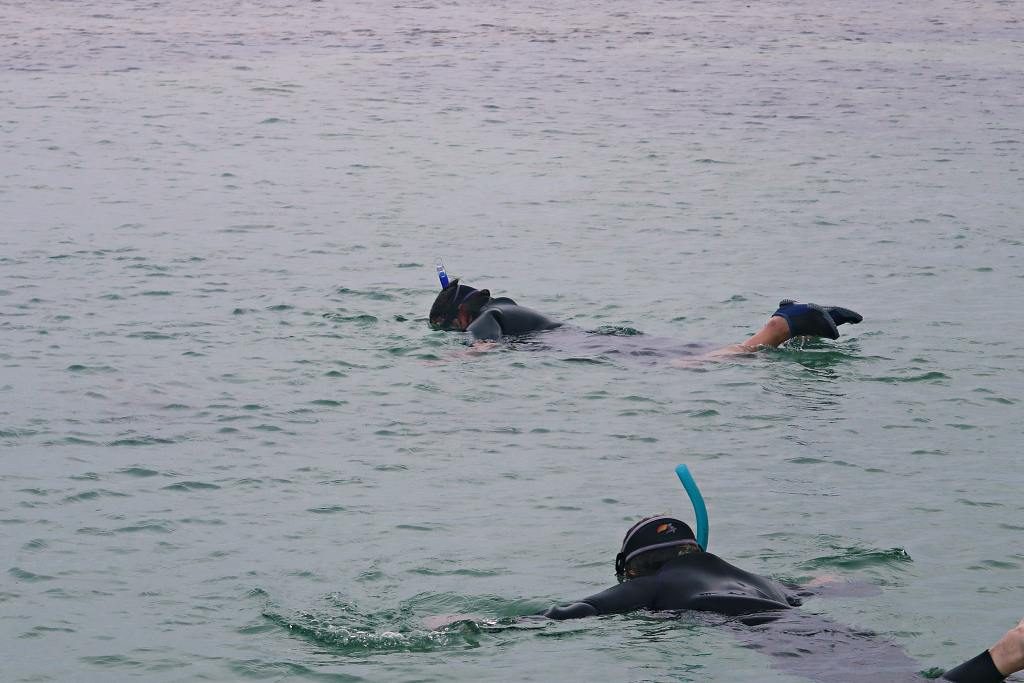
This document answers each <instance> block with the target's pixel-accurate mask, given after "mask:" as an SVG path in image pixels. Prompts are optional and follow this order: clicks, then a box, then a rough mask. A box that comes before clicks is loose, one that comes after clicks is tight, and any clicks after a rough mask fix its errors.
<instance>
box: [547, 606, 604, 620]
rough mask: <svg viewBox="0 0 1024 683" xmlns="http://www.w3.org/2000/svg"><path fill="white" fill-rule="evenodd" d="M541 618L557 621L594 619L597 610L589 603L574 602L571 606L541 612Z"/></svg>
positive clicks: (556, 607)
mask: <svg viewBox="0 0 1024 683" xmlns="http://www.w3.org/2000/svg"><path fill="white" fill-rule="evenodd" d="M541 616H545V617H547V618H548V619H557V620H559V621H562V620H563V619H582V618H583V617H596V616H597V608H596V607H594V606H593V605H591V604H590V603H589V602H574V603H572V604H571V605H565V606H560V605H555V606H554V607H551V608H549V609H547V610H545V611H543V612H541Z"/></svg>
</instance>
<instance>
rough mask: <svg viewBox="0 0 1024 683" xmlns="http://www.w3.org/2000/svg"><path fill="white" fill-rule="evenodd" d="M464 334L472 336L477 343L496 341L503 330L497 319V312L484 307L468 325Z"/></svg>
mask: <svg viewBox="0 0 1024 683" xmlns="http://www.w3.org/2000/svg"><path fill="white" fill-rule="evenodd" d="M466 332H468V333H470V334H471V335H473V338H474V339H476V340H477V341H497V340H499V339H501V337H502V335H503V334H504V332H505V330H504V329H503V328H502V326H501V321H500V320H499V319H498V313H497V311H495V310H493V309H488V308H486V307H485V308H484V309H483V310H482V311H481V312H480V315H478V316H477V317H476V318H475V319H474V320H473V322H471V323H470V324H469V326H468V327H467V328H466Z"/></svg>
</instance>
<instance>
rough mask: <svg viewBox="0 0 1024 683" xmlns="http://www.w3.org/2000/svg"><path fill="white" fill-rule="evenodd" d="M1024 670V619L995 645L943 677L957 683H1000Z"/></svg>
mask: <svg viewBox="0 0 1024 683" xmlns="http://www.w3.org/2000/svg"><path fill="white" fill-rule="evenodd" d="M1022 669H1024V619H1021V620H1020V622H1019V623H1018V624H1017V625H1016V626H1015V627H1013V628H1011V629H1010V630H1009V631H1007V632H1006V633H1005V634H1003V637H1002V638H1000V639H999V641H998V642H996V644H995V645H993V646H992V647H990V648H989V649H987V650H985V651H984V652H982V653H981V654H980V655H978V656H977V657H975V658H974V659H970V660H968V661H966V662H964V663H963V664H961V665H960V666H958V667H956V668H955V669H950V670H949V671H947V672H946V673H944V674H943V675H942V679H943V680H945V681H956V682H957V683H990V682H991V683H998V681H1002V680H1003V679H1004V678H1006V677H1007V676H1009V675H1010V674H1012V673H1014V672H1017V671H1021V670H1022Z"/></svg>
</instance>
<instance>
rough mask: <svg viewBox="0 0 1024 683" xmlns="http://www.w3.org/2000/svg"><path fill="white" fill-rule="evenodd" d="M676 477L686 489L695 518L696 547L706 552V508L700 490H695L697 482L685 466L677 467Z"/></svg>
mask: <svg viewBox="0 0 1024 683" xmlns="http://www.w3.org/2000/svg"><path fill="white" fill-rule="evenodd" d="M676 476H678V477H679V481H680V482H682V484H683V488H684V489H686V495H688V496H689V497H690V503H692V504H693V514H694V516H695V517H696V518H697V545H699V546H700V549H701V550H704V551H707V549H708V508H707V506H706V505H704V496H702V495H700V489H699V488H697V482H695V481H694V480H693V475H692V474H690V468H689V467H687V466H686V465H677V466H676Z"/></svg>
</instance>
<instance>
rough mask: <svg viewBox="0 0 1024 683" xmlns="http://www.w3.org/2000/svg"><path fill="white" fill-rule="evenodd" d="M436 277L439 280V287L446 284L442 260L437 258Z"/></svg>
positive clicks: (446, 276)
mask: <svg viewBox="0 0 1024 683" xmlns="http://www.w3.org/2000/svg"><path fill="white" fill-rule="evenodd" d="M437 279H438V280H440V281H441V289H444V288H445V287H447V286H448V273H447V272H445V269H444V262H443V261H442V260H441V259H437Z"/></svg>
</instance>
